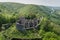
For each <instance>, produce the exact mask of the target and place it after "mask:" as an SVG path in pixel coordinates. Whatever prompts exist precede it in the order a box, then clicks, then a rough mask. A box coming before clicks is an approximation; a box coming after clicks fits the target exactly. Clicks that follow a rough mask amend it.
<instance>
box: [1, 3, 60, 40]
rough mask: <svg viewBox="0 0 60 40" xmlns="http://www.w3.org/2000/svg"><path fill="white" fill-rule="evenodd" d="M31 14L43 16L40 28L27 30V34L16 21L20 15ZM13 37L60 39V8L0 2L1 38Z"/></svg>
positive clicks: (46, 39)
mask: <svg viewBox="0 0 60 40" xmlns="http://www.w3.org/2000/svg"><path fill="white" fill-rule="evenodd" d="M30 14H33V15H35V16H36V17H37V18H39V17H42V18H41V20H42V21H41V22H40V25H39V29H38V30H26V34H25V33H22V32H20V31H18V30H17V29H16V21H17V20H18V19H19V17H21V16H24V17H28V16H30ZM32 17H33V16H32ZM28 18H29V17H28ZM6 25H7V26H6ZM13 38H20V39H33V38H40V40H60V10H59V9H55V8H54V7H48V6H43V5H33V4H20V3H0V40H11V39H13Z"/></svg>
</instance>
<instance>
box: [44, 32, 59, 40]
mask: <svg viewBox="0 0 60 40" xmlns="http://www.w3.org/2000/svg"><path fill="white" fill-rule="evenodd" d="M43 40H59V39H58V36H57V35H56V34H55V33H54V32H47V33H45V34H44V37H43Z"/></svg>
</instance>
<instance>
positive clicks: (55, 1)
mask: <svg viewBox="0 0 60 40" xmlns="http://www.w3.org/2000/svg"><path fill="white" fill-rule="evenodd" d="M0 2H16V3H24V4H37V5H45V6H58V7H60V0H0Z"/></svg>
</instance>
